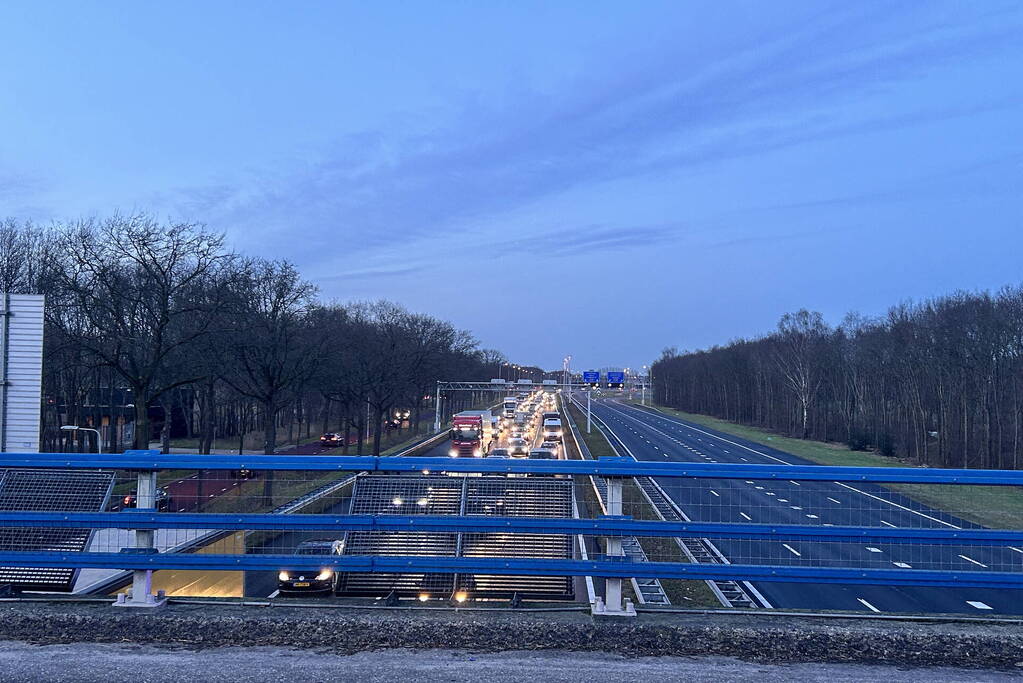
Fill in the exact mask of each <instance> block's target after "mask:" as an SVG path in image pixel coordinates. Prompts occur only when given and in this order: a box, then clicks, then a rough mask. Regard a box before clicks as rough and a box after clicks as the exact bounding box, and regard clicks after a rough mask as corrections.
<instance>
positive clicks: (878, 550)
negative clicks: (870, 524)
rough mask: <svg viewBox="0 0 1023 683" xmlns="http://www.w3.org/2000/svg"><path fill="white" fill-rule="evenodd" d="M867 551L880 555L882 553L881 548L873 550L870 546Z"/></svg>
mask: <svg viewBox="0 0 1023 683" xmlns="http://www.w3.org/2000/svg"><path fill="white" fill-rule="evenodd" d="M867 550H869V551H870V552H872V553H879V552H881V549H880V548H872V547H871V546H869V545H868V546H867Z"/></svg>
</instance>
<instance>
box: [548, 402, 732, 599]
mask: <svg viewBox="0 0 1023 683" xmlns="http://www.w3.org/2000/svg"><path fill="white" fill-rule="evenodd" d="M568 410H569V412H571V414H572V419H573V420H574V421H575V423H576V426H577V427H579V426H580V425H585V424H586V415H584V414H583V413H581V412H580V411H579V410H578V409H577V408H576V407H575V406H569V407H568ZM579 433H580V436H581V437H582V439H583V441H585V442H586V447H587V448H588V449H589V450H590V454H591V455H592V456H593V457H595V458H598V457H602V456H617V455H618V453H616V452H615V450H614V449H613V448H611V444H610V443H608V441H607V438H606V437H605V436H604V434H603V433H602V432H601V431H600V430H599V429H597V428H596V427H594V428H593V430H592V431H591V432H590V433H589V434H587V433H586V432H585V426H582V427H581V428H580V429H579ZM570 442H571V439H565V443H566V444H569V443H570ZM566 451H567V456H568V457H572V455H573V454H575V455H576V457H581V456H580V455H579V454H578V453H576V451H575V448H574V444H573V445H572V447H571V448H568V449H566ZM575 479H576V484H575V485H576V491H579V492H581V493H582V497H583V499H584V501H585V504H586V507H587V508H588V509H590V510H592V511H594V514H599V513H600V509H601V508H600V504H599V502H598V501H597V495H596V493H595V492H594V491H593V487H592V486H590V481H589V477H576V478H575ZM622 510H623V511H624V512H625V514H627V515H631V516H632V517H633V518H634V519H651V520H652V519H660V518H659V517H658V516H657V512H656V511H655V510H654V508H653V507H652V506H651V505H650V503H648V502H647V500H646V498H645V497H644V496H643V493H642V491H640V490H639V487H638V486H636V485H635V484H634V483H633V481H632V480H631V479H629V480H627V481H626V483H625V485H624V486H623V487H622ZM637 540H638V541H639V544H640V546H642V548H643V552H644V553H646V556H647V558H648V559H649V560H650V561H651V562H688V561H689V558H687V557H686V556H685V554H684V553H683V552H682V549H681V548H679V546H678V543H676V542H675V539H673V538H666V537H654V536H650V537H643V538H639V539H637ZM600 544H601V546H602V547H603V539H601V541H600ZM625 585H626V586H627V588H628V590H627V593H629V597H633V600H635V597H634V593H633V591H632V586H631V582H628V583H626V584H625ZM661 587H662V588H663V589H664V592H665V594H666V595H667V596H668V599H669V600H670V601H671V604H673V605H677V606H680V607H721V603H720V602H719V601H718V599H717V597H716V596H715V595H714V593H713V591H711V589H710V587H709V586H708V585H707V582H706V581H687V580H684V579H661Z"/></svg>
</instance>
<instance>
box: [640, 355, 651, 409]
mask: <svg viewBox="0 0 1023 683" xmlns="http://www.w3.org/2000/svg"><path fill="white" fill-rule="evenodd" d="M643 374H644V375H646V377H644V379H643V384H642V385H641V386H642V387H643V405H646V383H647V382H648V381H650V371H649V370H647V367H646V366H645V365H644V366H643ZM651 388H653V387H651Z"/></svg>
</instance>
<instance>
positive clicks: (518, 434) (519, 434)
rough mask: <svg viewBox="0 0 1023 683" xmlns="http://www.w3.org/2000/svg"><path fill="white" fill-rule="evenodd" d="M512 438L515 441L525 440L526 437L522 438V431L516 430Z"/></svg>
mask: <svg viewBox="0 0 1023 683" xmlns="http://www.w3.org/2000/svg"><path fill="white" fill-rule="evenodd" d="M511 438H513V439H523V438H525V437H524V436H522V430H521V429H520V430H516V431H514V432H512V433H511Z"/></svg>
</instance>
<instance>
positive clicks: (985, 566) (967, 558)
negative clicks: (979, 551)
mask: <svg viewBox="0 0 1023 683" xmlns="http://www.w3.org/2000/svg"><path fill="white" fill-rule="evenodd" d="M959 557H961V558H963V559H964V560H966V561H967V562H972V563H973V564H975V565H977V566H978V567H983V568H984V569H987V565H986V564H984V563H983V562H977V561H976V560H975V559H973V558H972V557H967V556H966V555H960V556H959Z"/></svg>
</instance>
